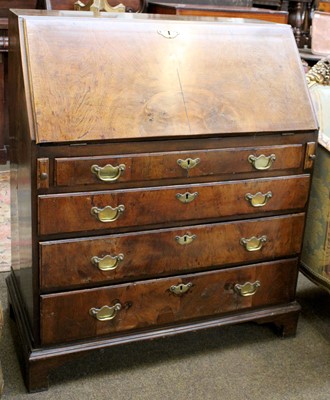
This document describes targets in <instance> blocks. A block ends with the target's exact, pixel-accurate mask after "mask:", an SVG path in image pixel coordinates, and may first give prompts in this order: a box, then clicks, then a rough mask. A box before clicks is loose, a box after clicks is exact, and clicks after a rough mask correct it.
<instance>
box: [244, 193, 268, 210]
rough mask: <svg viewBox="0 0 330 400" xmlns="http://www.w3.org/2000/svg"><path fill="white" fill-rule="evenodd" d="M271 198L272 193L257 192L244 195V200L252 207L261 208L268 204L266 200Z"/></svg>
mask: <svg viewBox="0 0 330 400" xmlns="http://www.w3.org/2000/svg"><path fill="white" fill-rule="evenodd" d="M272 197H273V193H272V192H267V193H265V194H263V193H261V192H258V193H256V194H251V193H246V195H245V200H247V201H248V202H249V203H250V204H251V206H252V207H263V206H265V205H266V204H267V203H268V200H269V199H271V198H272Z"/></svg>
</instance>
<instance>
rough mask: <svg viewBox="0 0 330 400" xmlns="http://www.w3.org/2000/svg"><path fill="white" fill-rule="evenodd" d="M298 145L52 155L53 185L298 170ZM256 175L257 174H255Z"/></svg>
mask: <svg viewBox="0 0 330 400" xmlns="http://www.w3.org/2000/svg"><path fill="white" fill-rule="evenodd" d="M304 152H305V147H304V146H303V145H302V144H291V145H279V146H259V147H246V148H226V149H208V150H191V151H180V152H159V153H141V154H126V155H121V156H94V157H92V156H90V157H70V158H64V157H63V158H55V164H54V183H55V185H56V186H63V187H64V186H70V187H74V186H76V185H89V186H93V185H96V184H99V183H100V182H101V183H104V185H105V186H111V184H113V183H115V182H144V181H152V180H163V179H175V178H183V177H187V176H189V177H205V176H219V175H222V174H233V175H234V174H239V173H246V172H258V171H259V172H261V173H262V172H264V171H279V172H280V171H283V170H298V169H299V168H301V167H302V160H303V159H304ZM259 175H260V174H259Z"/></svg>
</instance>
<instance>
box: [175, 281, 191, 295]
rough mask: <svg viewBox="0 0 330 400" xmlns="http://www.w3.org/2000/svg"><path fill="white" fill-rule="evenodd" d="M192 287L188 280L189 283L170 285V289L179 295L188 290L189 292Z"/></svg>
mask: <svg viewBox="0 0 330 400" xmlns="http://www.w3.org/2000/svg"><path fill="white" fill-rule="evenodd" d="M191 287H192V283H191V282H188V283H186V284H185V283H180V284H179V285H172V286H171V287H170V291H171V292H172V293H174V294H176V295H177V296H180V295H181V294H184V293H186V292H188V290H189V289H190V288H191Z"/></svg>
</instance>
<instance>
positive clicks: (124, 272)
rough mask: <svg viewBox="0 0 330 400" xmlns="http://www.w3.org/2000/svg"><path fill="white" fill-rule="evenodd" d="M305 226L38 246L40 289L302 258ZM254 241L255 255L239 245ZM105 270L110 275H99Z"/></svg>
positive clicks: (278, 223)
mask: <svg viewBox="0 0 330 400" xmlns="http://www.w3.org/2000/svg"><path fill="white" fill-rule="evenodd" d="M304 221H305V214H295V215H289V216H282V217H272V218H262V219H257V220H247V221H237V222H228V223H220V224H209V225H197V226H186V227H184V228H175V229H161V230H157V231H145V232H138V233H126V234H121V235H106V236H101V237H96V238H93V237H90V238H88V237H87V238H83V239H75V240H74V239H73V240H58V241H46V242H40V244H39V248H40V253H39V254H40V287H41V290H42V291H43V292H47V291H50V290H51V291H54V290H63V289H67V288H72V287H76V288H77V287H78V288H79V287H80V288H82V287H84V286H91V285H94V284H98V285H100V284H102V283H103V284H104V283H111V282H116V281H129V280H137V279H143V278H150V277H154V276H164V275H166V274H167V275H169V274H171V275H173V274H175V273H183V272H184V271H193V270H206V269H208V268H209V269H210V268H219V267H221V268H224V267H225V266H228V265H234V264H239V263H243V262H253V261H259V260H272V259H275V258H280V257H288V256H294V255H296V254H298V253H299V252H300V247H301V240H302V234H303V227H304ZM252 237H256V238H257V239H258V240H259V242H258V241H257V245H258V243H259V246H260V249H259V250H256V249H255V250H254V251H248V249H247V247H246V246H245V245H244V244H243V243H241V240H242V239H250V238H252ZM180 238H181V242H179V239H180ZM262 238H265V241H264V242H263V241H262V240H263V239H262ZM255 247H258V246H255ZM119 255H122V260H121V261H119V262H116V261H117V260H118V258H117V259H116V260H113V259H111V258H110V260H111V262H109V261H108V262H105V263H104V264H97V263H96V264H95V262H93V257H98V258H99V259H102V258H105V257H108V260H109V256H111V257H113V258H115V257H118V256H119ZM164 255H165V256H164ZM107 264H108V268H109V269H107V270H102V268H103V269H104V268H106V267H107ZM110 266H113V268H110ZM99 267H100V268H99Z"/></svg>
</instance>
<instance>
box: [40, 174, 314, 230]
mask: <svg viewBox="0 0 330 400" xmlns="http://www.w3.org/2000/svg"><path fill="white" fill-rule="evenodd" d="M309 179H310V176H309V175H296V176H290V177H279V178H263V179H258V180H254V179H249V180H243V181H230V182H218V183H212V184H203V185H188V186H182V185H180V186H179V185H178V186H168V187H152V188H145V189H127V190H113V191H102V192H85V193H82V194H81V193H79V194H76V193H69V194H57V195H56V194H54V195H42V196H39V197H38V232H39V234H40V235H46V234H58V233H70V232H86V231H96V230H105V229H112V228H120V227H138V226H139V227H142V226H152V225H157V224H164V225H166V224H167V223H168V222H169V221H171V223H173V222H174V223H178V222H184V221H189V220H191V221H196V222H197V221H200V220H203V219H204V220H206V219H217V218H223V217H231V216H239V215H241V216H243V215H249V214H255V213H260V212H274V211H281V210H283V211H290V210H303V209H304V208H305V205H306V202H307V198H308V190H309ZM193 223H194V222H193Z"/></svg>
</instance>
